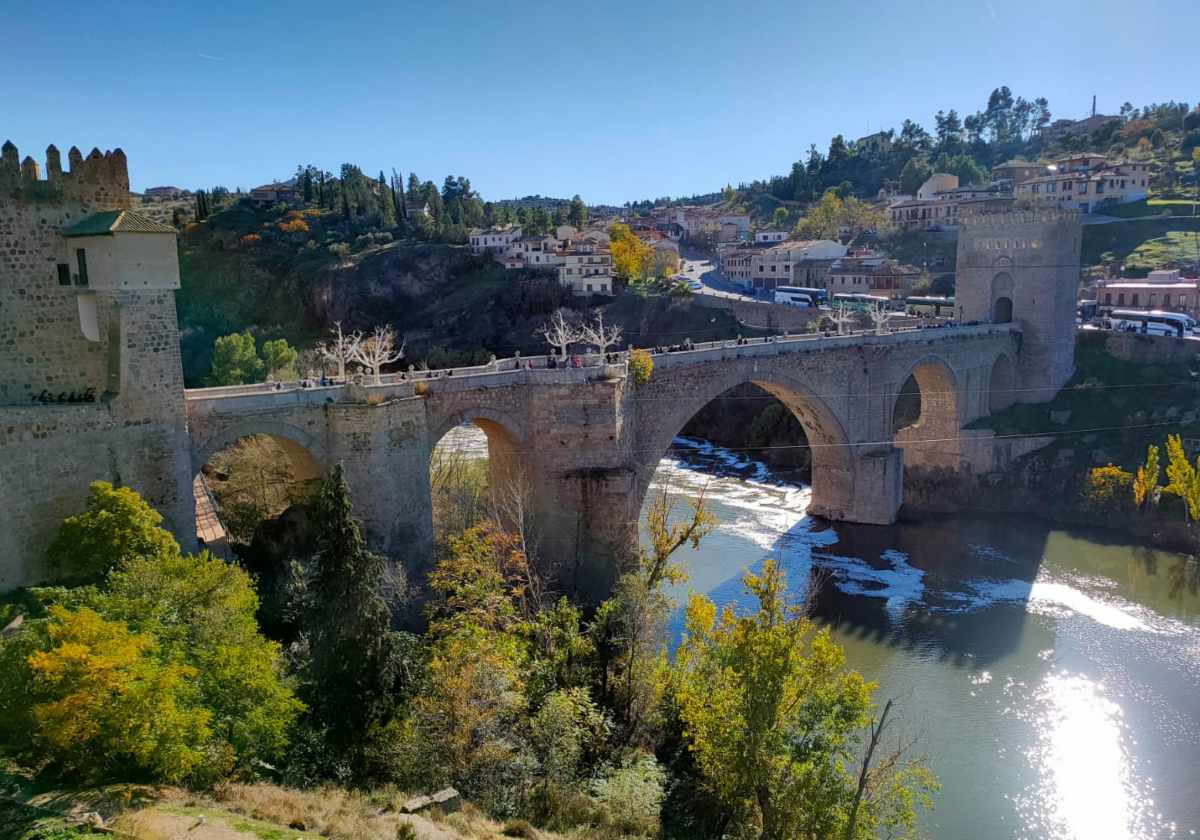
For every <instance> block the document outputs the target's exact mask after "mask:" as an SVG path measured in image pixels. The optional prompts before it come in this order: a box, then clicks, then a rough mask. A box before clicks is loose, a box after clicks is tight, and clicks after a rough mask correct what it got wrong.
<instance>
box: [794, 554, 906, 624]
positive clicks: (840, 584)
mask: <svg viewBox="0 0 1200 840" xmlns="http://www.w3.org/2000/svg"><path fill="white" fill-rule="evenodd" d="M880 557H881V558H882V559H884V560H886V561H887V562H888V563H890V564H891V566H890V568H886V569H876V568H875V567H873V566H871V565H869V564H867V563H864V562H863V561H862V560H860V559H859V558H857V557H842V556H839V555H836V554H815V555H813V559H814V560H815V562H816V564H817V566H818V567H820V568H822V569H825V570H826V571H829V572H831V573H832V574H833V576H834V585H835V586H836V587H837V588H838V589H840V590H841V591H842V592H845V593H846V594H847V595H862V596H864V597H868V598H883V599H884V600H885V602H886V604H885V605H886V607H887V610H888V612H889V613H892V614H893V615H895V616H899V615H900V614H902V613H903V612H904V609H905V607H907V606H908V605H909V604H912V603H915V602H919V601H920V600H921V598H922V596H923V595H924V594H925V582H924V577H925V572H924V570H922V569H918V568H916V567H915V566H913V565H911V564H910V563H909V562H908V555H907V554H905V553H904V552H903V551H898V550H896V549H894V548H889V549H887V550H885V551H884V552H883V553H882V554H881V555H880Z"/></svg>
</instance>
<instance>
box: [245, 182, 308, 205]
mask: <svg viewBox="0 0 1200 840" xmlns="http://www.w3.org/2000/svg"><path fill="white" fill-rule="evenodd" d="M296 198H297V193H296V185H295V184H289V183H284V182H282V181H276V182H275V183H273V184H263V185H262V186H261V187H255V188H254V189H252V190H250V203H251V204H253V205H254V206H255V207H270V206H271V205H273V204H291V203H293V202H294V201H295V200H296Z"/></svg>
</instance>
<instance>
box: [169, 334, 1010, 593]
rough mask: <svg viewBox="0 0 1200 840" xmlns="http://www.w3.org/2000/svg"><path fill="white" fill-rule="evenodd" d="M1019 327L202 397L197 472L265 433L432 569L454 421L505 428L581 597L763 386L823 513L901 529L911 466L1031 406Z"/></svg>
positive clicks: (544, 534)
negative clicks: (733, 405)
mask: <svg viewBox="0 0 1200 840" xmlns="http://www.w3.org/2000/svg"><path fill="white" fill-rule="evenodd" d="M1020 344H1021V333H1020V331H1019V328H1018V327H1017V326H1016V325H1014V324H983V325H976V326H958V327H941V328H933V329H924V330H909V331H900V332H893V333H888V334H882V335H875V334H861V333H860V334H856V335H847V336H828V337H821V336H806V337H802V338H784V339H775V340H754V341H751V342H749V343H740V344H739V343H736V342H732V341H731V342H723V343H721V342H718V343H713V344H709V345H698V346H697V347H696V348H695V349H693V350H690V351H682V352H673V353H660V354H657V355H655V356H654V371H653V374H652V376H651V378H650V380H649V381H648V382H646V383H644V384H641V385H636V384H634V382H633V381H632V380H631V379H630V378H628V377H627V375H626V368H625V364H624V363H621V364H616V365H611V364H610V365H602V364H599V363H598V360H595V361H596V362H597V363H596V364H594V365H592V366H586V367H582V368H556V369H549V368H544V367H539V366H537V365H538V364H544V361H540V360H539V362H536V363H535V366H534V367H533V368H532V369H530V368H527V367H525V366H524V365H525V364H527V363H529V360H521V361H520V362H518V361H516V360H505V361H504V362H499V363H494V364H493V365H491V366H485V367H482V368H473V369H460V370H455V371H454V374H453V375H451V376H445V375H442V376H439V377H437V378H433V379H420V380H416V381H414V380H412V379H400V378H399V377H395V376H392V377H385V378H384V381H383V383H382V384H379V385H367V386H362V385H338V386H332V387H316V388H290V389H287V390H282V391H279V390H272V389H271V388H269V387H268V386H245V387H241V386H239V387H232V388H206V389H198V390H190V391H188V392H186V397H187V399H186V406H187V409H186V414H187V429H188V434H189V436H190V439H191V447H192V457H191V462H192V467H193V471H198V470H199V469H200V468H201V467H202V466H203V465H204V464H205V463H206V462H207V461H208V459H209V458H210V457H211V456H212V455H213V454H214V453H216V452H218V451H219V450H221V449H222V448H224V447H225V446H228V445H229V444H231V443H233V442H234V441H236V440H238V439H239V438H242V437H244V436H247V435H252V434H268V435H272V436H273V437H275V438H277V439H279V440H281V441H283V442H284V443H285V447H287V448H289V449H291V450H292V451H294V452H296V453H297V454H299V452H300V450H303V451H305V452H306V453H307V454H308V455H309V456H311V458H312V459H313V460H315V461H316V462H317V464H318V465H320V466H323V467H327V466H329V465H330V464H333V463H335V462H340V463H342V464H343V465H344V467H345V470H346V474H347V479H348V481H349V482H350V485H351V490H352V493H353V495H354V503H355V509H356V512H357V514H358V515H359V516H361V517H362V519H363V521H364V524H365V527H366V530H367V534H368V537H369V539H370V540H371V542H372V544H374V545H375V546H377V547H378V548H380V549H381V550H384V551H386V552H388V553H391V554H393V555H394V556H396V557H397V558H399V559H402V560H405V561H406V562H408V563H410V564H411V565H416V566H419V565H421V563H422V562H423V560H424V558H426V557H428V556H429V549H430V543H431V535H432V507H431V496H430V485H429V468H430V457H431V453H432V451H433V448H434V447H435V446H436V444H437V442H438V441H439V440H440V439H441V438H442V436H443V435H444V434H445V433H446V432H447V431H449V430H450V429H452V428H453V427H455V426H457V425H459V424H462V423H466V422H473V423H475V424H476V425H477V426H479V427H480V428H481V429H482V430H483V431H484V433H485V434H486V435H487V439H488V448H489V464H490V467H489V469H490V471H491V485H492V487H493V488H518V487H519V488H522V489H523V491H524V492H525V494H526V497H527V498H528V499H529V500H530V503H531V506H532V510H531V515H532V519H533V522H534V532H535V533H536V534H537V535H538V538H539V540H540V555H541V557H542V558H543V559H544V560H545V561H547V562H552V563H554V564H555V566H556V568H557V569H558V571H559V574H560V575H561V579H562V582H563V585H564V586H565V587H573V588H574V589H575V590H576V591H579V592H582V593H584V594H586V595H589V596H592V597H598V596H599V595H601V594H603V593H604V592H605V591H607V589H608V587H609V585H610V584H611V581H612V577H613V574H614V572H615V570H616V568H618V566H619V563H620V560H621V559H622V558H624V557H626V556H628V554H629V552H631V551H632V550H634V548H635V546H636V539H637V520H638V514H639V511H640V508H641V505H642V503H643V500H644V497H645V495H646V492H647V488H648V487H649V485H650V480H651V477H652V475H653V473H654V471H655V469H656V467H657V465H658V463H659V461H660V459H661V458H662V457H663V455H664V454H665V453H666V451H667V448H668V446H669V445H670V443H671V441H672V439H673V438H674V437H675V436H676V435H677V434H678V433H679V432H680V430H681V429H682V428H683V426H684V425H685V424H686V423H687V421H688V420H689V419H690V418H691V417H692V416H693V415H694V414H695V413H696V412H697V411H699V410H700V409H701V408H702V407H703V406H704V405H706V404H707V403H708V402H709V401H711V400H713V399H714V398H716V397H718V396H720V395H721V394H723V393H724V392H726V391H728V390H729V389H731V388H733V387H735V386H737V385H740V384H742V383H745V382H753V383H755V384H757V385H759V386H761V387H762V388H764V389H766V390H767V391H769V392H770V393H772V394H774V395H775V396H776V397H777V398H779V400H780V401H781V402H782V403H783V404H784V405H786V406H787V407H788V408H789V409H790V410H791V411H792V412H793V413H794V414H795V416H796V417H797V418H798V419H799V421H800V423H801V424H802V425H803V427H804V431H805V434H806V436H807V439H808V445H809V446H810V447H811V448H812V460H813V499H812V506H811V508H810V510H811V511H812V512H814V513H817V514H820V515H822V516H825V517H828V518H830V519H839V520H848V521H853V522H864V523H877V524H883V523H890V522H892V521H893V520H894V519H895V517H896V514H897V511H898V509H899V507H900V505H901V502H902V500H903V498H902V497H903V471H904V466H905V464H906V463H907V464H908V465H910V466H911V465H914V464H915V465H921V466H944V467H951V468H955V469H966V470H972V469H978V470H987V469H990V468H991V464H992V459H993V457H994V455H993V451H992V450H993V447H992V441H991V439H990V434H989V433H987V432H969V431H964V429H963V427H964V425H965V424H967V423H969V422H970V421H972V420H975V419H977V418H979V417H982V416H985V415H987V414H988V413H989V412H990V411H993V410H996V409H999V408H1002V407H1004V406H1006V405H1007V404H1009V403H1010V402H1012V401H1013V397H1014V394H1017V393H1018V392H1017V391H1016V390H1015V387H1014V382H1015V376H1014V371H1015V369H1016V365H1017V363H1018V359H1019V352H1020ZM910 375H911V376H913V377H915V379H916V381H917V383H918V384H919V386H920V390H921V412H920V417H919V419H918V420H917V422H916V423H915V424H913V425H911V426H909V427H907V428H903V429H900V430H899V432H896V433H893V424H892V418H893V415H894V412H895V406H896V400H897V397H898V395H899V393H900V390H901V387H902V385H903V384H904V383H905V382H906V381H907V379H908V377H909V376H910Z"/></svg>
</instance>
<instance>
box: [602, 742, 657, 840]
mask: <svg viewBox="0 0 1200 840" xmlns="http://www.w3.org/2000/svg"><path fill="white" fill-rule="evenodd" d="M665 784H666V773H664V772H663V769H662V768H661V767H660V766H659V765H658V762H657V761H655V760H654V756H652V755H648V754H646V753H638V754H637V755H635V756H634V757H633V758H632V759H630V760H628V761H626V762H625V763H623V764H622V765H620V766H619V767H616V768H614V769H612V770H611V771H610V772H609V773H608V774H607V775H605V776H602V777H601V778H599V779H597V780H596V781H594V782H592V796H593V797H594V798H595V800H596V805H597V807H598V809H599V814H600V817H601V821H602V822H603V823H604V824H606V825H608V826H611V827H612V828H615V829H616V830H617V831H618V832H619V833H621V834H627V835H634V836H642V837H648V836H653V835H655V834H657V833H658V829H659V815H660V813H661V812H662V802H663V796H664V786H665Z"/></svg>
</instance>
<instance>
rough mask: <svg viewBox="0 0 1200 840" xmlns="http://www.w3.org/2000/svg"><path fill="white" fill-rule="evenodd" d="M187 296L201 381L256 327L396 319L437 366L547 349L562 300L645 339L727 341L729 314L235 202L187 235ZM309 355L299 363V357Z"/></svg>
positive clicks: (732, 326) (325, 214)
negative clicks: (584, 295) (215, 358)
mask: <svg viewBox="0 0 1200 840" xmlns="http://www.w3.org/2000/svg"><path fill="white" fill-rule="evenodd" d="M180 274H181V282H182V288H181V289H180V292H179V294H178V307H179V325H180V334H181V343H182V347H183V366H184V377H185V380H186V381H187V383H188V384H189V385H190V386H195V385H199V384H202V382H203V379H204V377H205V376H206V375H207V373H208V371H209V368H210V365H211V358H212V347H213V342H214V340H215V339H216V338H217V337H219V336H222V335H226V334H228V333H232V332H238V331H241V330H245V329H251V330H252V331H253V332H254V334H255V337H256V338H258V339H259V341H260V342H261V341H263V340H270V339H274V338H286V339H287V340H288V341H289V342H290V343H291V344H292V345H293V346H295V347H297V348H299V349H301V350H305V349H307V348H311V347H312V346H313V344H314V342H316V341H318V340H320V338H321V337H322V336H323V335H324V334H325V332H326V330H328V329H329V327H330V326H331V325H332V324H333V323H334V322H335V321H341V322H342V324H343V326H344V327H345V328H346V329H348V330H354V329H364V330H365V329H369V328H371V327H373V326H375V325H376V324H382V323H390V324H393V325H394V326H395V327H396V329H397V330H398V331H399V332H400V333H401V334H402V335H403V336H405V338H406V339H407V340H408V342H409V343H408V348H407V351H406V355H407V359H408V360H409V361H410V362H411V363H414V364H416V363H420V362H421V361H426V362H428V363H429V364H430V365H431V366H446V365H464V364H476V363H480V362H484V361H487V359H488V357H489V356H490V355H492V354H495V355H497V356H507V355H512V354H513V353H514V352H516V351H520V352H521V353H524V354H526V355H532V354H538V353H544V352H546V349H547V347H546V344H545V343H544V342H543V341H542V339H541V338H540V337H539V336H538V335H537V334H536V331H537V329H538V327H539V326H541V324H543V323H544V322H545V320H546V318H547V317H548V316H549V315H550V314H551V313H552V312H553V311H554V310H555V309H557V308H559V307H567V308H573V309H575V310H576V312H577V317H580V318H582V317H585V316H586V314H587V311H588V309H589V308H591V307H593V306H603V307H605V309H606V318H607V320H608V321H609V322H610V323H616V324H620V325H621V326H622V327H623V328H624V331H625V337H626V340H627V341H632V342H635V343H637V344H641V345H645V344H653V343H660V342H678V341H680V340H682V339H683V338H684V337H688V336H690V337H692V338H694V339H696V340H701V339H715V338H728V337H733V336H735V335H737V333H738V332H739V331H741V332H743V333H744V334H747V335H748V334H751V332H752V331H749V330H746V329H744V328H739V326H738V324H737V321H736V320H735V319H734V318H733V317H732V316H731V315H730V314H729V313H727V312H724V311H721V310H713V309H701V308H700V307H693V306H692V304H691V303H690V301H688V300H687V299H686V298H677V297H665V296H653V295H651V296H643V295H637V294H632V293H627V294H624V295H622V296H619V297H618V298H616V299H615V300H612V301H609V300H608V299H605V298H596V299H594V300H590V301H589V300H581V299H575V300H573V299H572V298H571V297H570V295H569V294H568V293H567V291H566V290H564V289H563V287H562V286H561V285H560V284H559V283H558V280H557V279H556V278H555V277H554V276H553V275H549V274H544V273H538V272H534V271H523V270H522V271H506V270H505V269H504V268H502V267H501V266H500V265H499V264H498V263H496V262H495V261H494V260H492V259H491V258H489V257H479V256H475V255H473V254H471V252H470V251H469V249H467V248H466V246H462V245H451V244H445V243H440V242H430V241H424V240H421V239H418V238H402V239H395V238H393V233H392V232H389V231H380V230H378V229H371V228H368V229H363V228H362V227H360V226H355V225H351V224H350V223H348V222H346V221H345V220H343V219H342V218H341V217H340V216H339V215H338V214H337V213H334V212H329V211H318V210H312V209H309V210H303V211H296V210H287V209H285V208H268V209H255V208H253V207H251V206H249V204H248V203H245V202H241V203H235V204H232V205H230V206H228V207H226V208H225V209H223V210H221V211H219V212H217V213H215V214H214V215H212V216H210V217H209V218H208V219H206V220H205V221H203V222H200V223H192V224H189V225H188V226H187V227H186V228H185V229H184V231H183V233H182V235H181V236H180ZM301 363H302V364H304V361H303V360H302V362H301Z"/></svg>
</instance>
